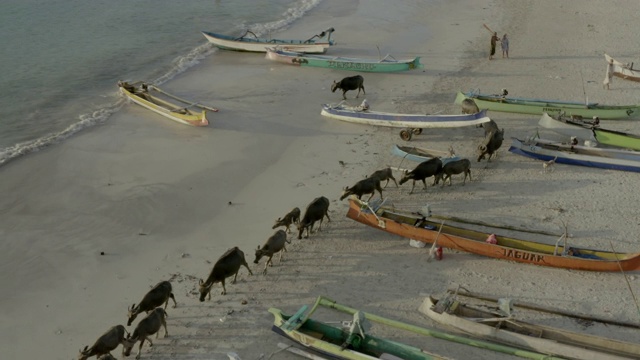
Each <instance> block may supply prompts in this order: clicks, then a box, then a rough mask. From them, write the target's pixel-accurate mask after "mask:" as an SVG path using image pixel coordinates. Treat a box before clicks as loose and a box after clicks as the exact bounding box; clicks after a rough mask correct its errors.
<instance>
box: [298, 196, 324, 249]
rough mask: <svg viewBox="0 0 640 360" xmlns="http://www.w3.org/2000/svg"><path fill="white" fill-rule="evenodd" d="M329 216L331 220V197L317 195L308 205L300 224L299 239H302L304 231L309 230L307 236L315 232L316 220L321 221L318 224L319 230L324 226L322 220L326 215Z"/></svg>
mask: <svg viewBox="0 0 640 360" xmlns="http://www.w3.org/2000/svg"><path fill="white" fill-rule="evenodd" d="M325 216H326V217H327V220H328V221H331V218H330V217H329V199H327V198H326V197H324V196H320V197H317V198H315V199H313V201H312V202H311V203H310V204H309V205H308V206H307V210H305V212H304V216H303V217H302V220H300V223H299V224H298V239H302V234H303V233H304V231H305V230H306V231H307V236H305V238H308V237H309V234H310V233H311V232H313V225H314V224H315V223H316V221H320V225H318V231H320V228H321V227H322V220H323V219H324V217H325Z"/></svg>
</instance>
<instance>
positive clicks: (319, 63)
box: [266, 48, 422, 72]
mask: <svg viewBox="0 0 640 360" xmlns="http://www.w3.org/2000/svg"><path fill="white" fill-rule="evenodd" d="M266 58H267V59H269V60H272V61H276V62H280V63H283V64H290V65H296V66H312V67H321V68H327V69H335V70H351V71H362V72H397V71H406V70H412V69H419V68H422V64H420V57H415V58H413V59H401V60H396V59H394V58H393V57H392V56H390V55H387V56H385V57H384V58H382V59H362V58H347V57H340V56H328V55H312V54H303V53H299V52H290V51H285V50H281V49H278V48H268V49H267V55H266Z"/></svg>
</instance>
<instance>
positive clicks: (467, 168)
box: [435, 159, 471, 186]
mask: <svg viewBox="0 0 640 360" xmlns="http://www.w3.org/2000/svg"><path fill="white" fill-rule="evenodd" d="M462 173H464V180H462V184H463V185H464V184H465V183H466V181H467V175H468V176H469V180H471V161H469V159H460V160H455V161H450V162H448V163H446V164H444V165H443V166H442V171H441V172H439V173H438V174H436V178H435V182H436V184H437V183H439V182H440V180H443V181H442V186H444V184H445V183H446V182H447V179H449V186H451V175H457V174H462Z"/></svg>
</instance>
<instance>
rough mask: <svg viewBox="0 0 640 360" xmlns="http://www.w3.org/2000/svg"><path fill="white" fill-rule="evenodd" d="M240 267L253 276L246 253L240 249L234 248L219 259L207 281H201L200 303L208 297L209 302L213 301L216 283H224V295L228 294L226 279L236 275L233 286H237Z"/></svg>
mask: <svg viewBox="0 0 640 360" xmlns="http://www.w3.org/2000/svg"><path fill="white" fill-rule="evenodd" d="M240 266H244V267H246V268H247V270H249V275H253V273H252V272H251V269H249V264H247V261H246V260H245V258H244V252H242V250H240V249H238V247H237V246H235V247H232V248H231V249H229V250H227V252H225V253H224V254H223V255H222V256H221V257H220V258H219V259H218V261H216V263H215V265H213V269H211V273H210V274H209V277H208V278H207V281H202V279H200V283H199V285H200V287H199V291H200V301H204V298H205V297H206V296H207V295H208V296H209V300H211V287H212V286H213V284H215V283H218V282H219V283H222V295H226V294H227V288H226V287H225V286H224V281H225V279H226V278H228V277H230V276H231V275H234V277H233V281H232V282H231V283H232V284H235V282H236V278H237V277H238V272H239V271H240Z"/></svg>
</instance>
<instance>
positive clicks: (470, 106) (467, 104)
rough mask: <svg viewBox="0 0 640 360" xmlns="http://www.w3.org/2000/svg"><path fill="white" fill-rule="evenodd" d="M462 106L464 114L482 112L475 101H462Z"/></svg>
mask: <svg viewBox="0 0 640 360" xmlns="http://www.w3.org/2000/svg"><path fill="white" fill-rule="evenodd" d="M461 106H462V113H463V114H475V113H479V112H480V109H478V105H476V102H475V101H473V99H469V98H467V99H464V100H462V103H461Z"/></svg>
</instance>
